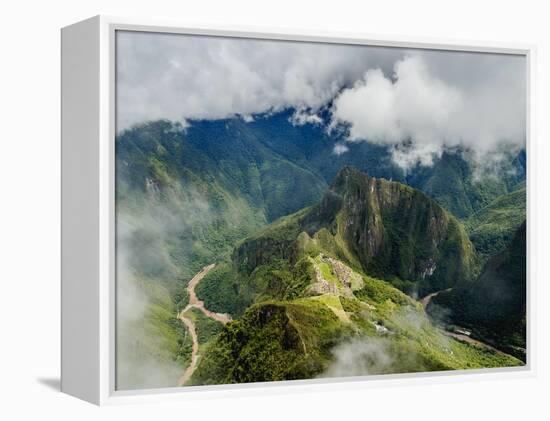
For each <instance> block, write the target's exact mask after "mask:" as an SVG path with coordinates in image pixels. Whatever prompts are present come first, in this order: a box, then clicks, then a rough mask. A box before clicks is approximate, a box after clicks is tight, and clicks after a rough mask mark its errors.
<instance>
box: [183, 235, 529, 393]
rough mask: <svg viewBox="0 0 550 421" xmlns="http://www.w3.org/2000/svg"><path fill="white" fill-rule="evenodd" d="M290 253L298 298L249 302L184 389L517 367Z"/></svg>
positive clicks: (408, 302)
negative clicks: (204, 386)
mask: <svg viewBox="0 0 550 421" xmlns="http://www.w3.org/2000/svg"><path fill="white" fill-rule="evenodd" d="M310 241H313V240H310ZM296 252H297V255H296V258H297V259H298V261H297V262H296V263H295V264H294V265H291V266H294V268H293V267H291V268H290V271H291V272H294V270H296V273H301V274H302V277H303V278H304V279H302V281H301V282H298V285H301V292H300V293H299V294H298V295H299V297H296V298H293V299H290V300H281V299H279V300H273V299H269V298H267V297H266V296H264V297H260V296H257V297H256V299H257V301H258V303H257V304H254V305H252V306H251V307H250V308H249V309H248V310H246V311H245V312H244V315H243V316H242V317H241V318H239V319H238V320H235V321H233V322H231V323H230V324H228V325H227V326H226V327H225V328H224V330H223V331H222V333H221V334H220V336H219V337H218V338H217V340H216V341H214V342H212V343H211V344H210V345H209V346H208V347H207V348H206V350H205V353H204V355H203V357H202V358H201V360H200V362H199V366H198V368H197V370H196V371H195V373H194V375H193V377H192V382H191V384H197V385H198V384H220V383H245V382H258V381H273V380H293V379H307V378H314V377H319V376H351V375H367V374H385V373H404V372H417V371H440V370H451V369H466V368H477V367H500V366H515V365H520V364H521V362H520V361H518V360H516V359H515V358H513V357H510V356H507V355H505V354H501V353H497V352H494V351H492V350H490V349H487V348H481V347H476V346H471V345H469V344H467V343H462V342H459V341H457V340H454V339H453V338H451V337H449V336H447V335H446V334H445V333H444V332H443V331H441V330H439V329H438V328H436V327H434V326H433V325H432V324H431V322H430V321H429V319H428V318H427V317H426V314H425V313H424V309H423V307H422V305H421V304H419V303H418V302H416V301H414V300H412V299H411V298H410V297H408V296H407V295H405V294H403V293H402V292H400V291H399V290H397V289H396V288H394V287H393V286H391V285H390V284H389V283H387V282H385V281H382V280H379V279H375V278H372V277H370V276H367V275H365V274H364V273H361V272H358V271H355V270H353V269H352V268H351V267H350V266H348V265H346V264H344V263H342V262H341V261H340V260H338V259H335V258H334V257H329V256H327V255H324V254H316V252H315V251H314V249H313V248H311V247H310V245H308V244H302V245H301V246H298V248H297V250H296ZM297 267H302V268H301V269H298V268H297ZM295 268H296V269H295ZM304 268H305V269H304ZM258 270H261V269H260V268H258ZM274 272H276V270H274ZM291 278H292V276H290V277H289V278H288V279H289V280H290V279H291ZM294 279H296V278H294ZM283 290H284V288H283ZM269 291H271V289H269ZM287 292H288V290H287ZM294 292H295V293H296V290H295V291H294ZM278 296H279V297H281V298H282V297H284V296H285V293H282V294H280V295H278ZM350 358H351V359H352V362H350Z"/></svg>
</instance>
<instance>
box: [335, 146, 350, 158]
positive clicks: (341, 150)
mask: <svg viewBox="0 0 550 421" xmlns="http://www.w3.org/2000/svg"><path fill="white" fill-rule="evenodd" d="M348 151H349V148H348V147H347V146H346V145H344V144H343V143H337V144H336V145H334V148H332V153H333V154H335V155H338V156H340V155H342V154H345V153H346V152H348Z"/></svg>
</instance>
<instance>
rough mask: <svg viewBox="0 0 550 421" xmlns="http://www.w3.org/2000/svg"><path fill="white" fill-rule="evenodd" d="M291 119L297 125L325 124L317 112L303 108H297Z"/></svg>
mask: <svg viewBox="0 0 550 421" xmlns="http://www.w3.org/2000/svg"><path fill="white" fill-rule="evenodd" d="M289 120H290V122H291V123H292V124H293V125H295V126H303V125H304V124H323V120H322V119H321V117H319V116H318V115H317V114H316V113H314V112H308V111H306V110H303V109H298V110H296V111H295V112H294V114H292V116H291V117H290V119H289Z"/></svg>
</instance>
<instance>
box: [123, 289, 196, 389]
mask: <svg viewBox="0 0 550 421" xmlns="http://www.w3.org/2000/svg"><path fill="white" fill-rule="evenodd" d="M136 283H137V285H136V287H137V288H139V289H138V290H137V291H140V292H139V293H140V294H142V295H141V297H140V298H139V299H135V298H134V299H132V300H131V301H126V300H127V299H128V297H119V299H118V301H119V302H118V308H119V314H120V313H121V312H124V314H123V316H122V318H119V319H118V323H119V326H120V327H121V328H119V329H117V379H116V383H117V388H120V389H135V388H149V387H163V386H165V385H166V384H167V383H168V384H175V383H176V382H177V379H178V378H179V376H180V374H181V370H183V368H184V367H185V366H186V365H187V364H188V363H189V361H190V357H191V349H192V341H191V338H190V337H189V335H188V334H187V332H186V330H185V328H184V326H183V325H182V324H181V322H180V321H179V320H178V319H177V318H176V308H175V303H174V302H173V301H172V299H171V297H170V295H169V294H168V291H167V290H166V289H165V288H163V287H162V286H160V285H158V284H157V283H156V282H154V281H153V280H151V279H146V278H138V279H137V280H136ZM146 300H147V301H146ZM145 303H146V304H147V305H146V306H144V304H145ZM130 305H131V306H130ZM141 312H144V313H143V314H141Z"/></svg>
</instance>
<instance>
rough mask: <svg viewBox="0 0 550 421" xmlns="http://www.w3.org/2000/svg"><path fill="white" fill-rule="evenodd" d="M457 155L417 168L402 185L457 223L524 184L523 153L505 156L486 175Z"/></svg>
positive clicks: (444, 155) (485, 171)
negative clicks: (432, 202)
mask: <svg viewBox="0 0 550 421" xmlns="http://www.w3.org/2000/svg"><path fill="white" fill-rule="evenodd" d="M459 152H460V151H456V152H454V153H452V152H445V153H443V155H442V156H441V158H438V159H436V160H435V162H434V165H433V166H432V167H418V168H417V169H416V170H415V171H413V172H411V173H410V174H408V175H407V178H406V183H407V184H409V185H411V186H413V187H415V188H417V189H420V190H422V191H423V192H424V193H426V194H427V195H428V196H430V197H432V198H433V199H434V200H436V201H437V202H438V203H439V204H440V205H441V206H443V207H444V208H445V209H447V210H449V211H450V212H451V213H452V214H453V215H455V216H457V217H458V218H460V219H464V218H468V217H469V216H470V215H472V214H473V213H475V212H477V211H478V210H480V209H482V208H483V207H485V206H486V205H487V204H489V203H491V201H493V200H494V199H496V198H497V197H499V196H502V195H504V194H507V193H509V192H512V191H514V190H515V188H516V186H517V185H518V183H520V182H521V181H523V180H525V153H524V152H520V153H519V154H518V155H513V154H511V155H509V156H508V157H507V158H506V159H503V160H501V161H500V162H498V164H497V166H496V168H494V169H492V170H491V171H488V170H486V169H483V168H480V167H479V165H476V164H475V162H473V161H468V160H466V159H464V158H463V156H462V155H461V154H460V153H459Z"/></svg>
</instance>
